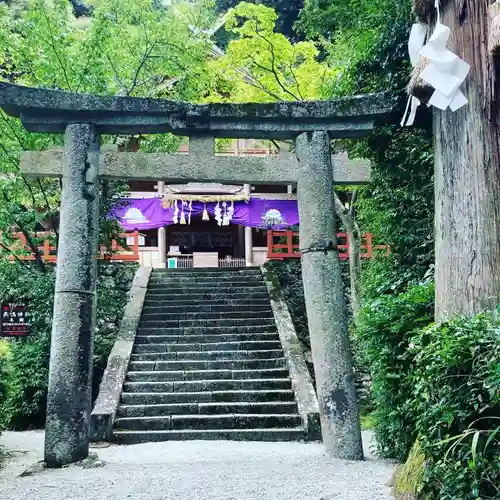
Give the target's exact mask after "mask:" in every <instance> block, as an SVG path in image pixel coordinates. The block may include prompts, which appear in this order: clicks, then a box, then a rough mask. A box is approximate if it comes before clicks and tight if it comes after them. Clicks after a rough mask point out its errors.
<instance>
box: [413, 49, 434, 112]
mask: <svg viewBox="0 0 500 500" xmlns="http://www.w3.org/2000/svg"><path fill="white" fill-rule="evenodd" d="M428 64H429V60H428V59H426V58H425V57H421V58H420V60H419V61H418V63H417V64H416V65H415V67H414V68H413V71H412V73H411V78H410V82H409V83H408V86H407V87H406V91H407V93H408V95H411V96H413V97H416V98H417V99H418V100H419V101H420V102H421V103H423V104H427V103H428V102H429V99H430V98H431V97H432V94H433V93H434V88H433V87H432V86H431V85H429V84H428V83H427V82H426V81H424V80H422V78H420V75H421V74H422V71H423V70H424V69H425V68H426V67H427V65H428Z"/></svg>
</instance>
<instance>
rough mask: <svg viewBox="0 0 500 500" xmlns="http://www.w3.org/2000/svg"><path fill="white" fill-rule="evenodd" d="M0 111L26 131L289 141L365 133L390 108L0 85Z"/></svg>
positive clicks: (377, 97)
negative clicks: (317, 134) (84, 128)
mask: <svg viewBox="0 0 500 500" xmlns="http://www.w3.org/2000/svg"><path fill="white" fill-rule="evenodd" d="M0 107H1V108H2V109H3V110H4V111H5V112H6V113H7V114H9V115H11V116H16V117H19V118H20V119H21V121H22V123H23V125H24V127H25V128H26V130H28V131H30V132H52V133H54V132H55V133H62V132H64V130H65V128H66V126H67V125H68V124H70V123H92V124H94V125H95V126H96V128H97V130H98V132H99V133H101V134H154V133H167V132H172V133H174V134H176V135H181V136H195V135H207V136H212V137H225V138H233V139H238V138H253V139H278V140H280V139H293V138H295V137H296V136H297V135H299V134H301V133H303V132H311V131H315V130H322V131H327V132H328V133H329V134H330V136H331V137H332V138H347V137H362V136H366V135H368V134H370V133H371V131H372V130H373V128H374V126H375V124H376V123H377V122H379V121H380V120H382V119H384V118H385V117H386V116H387V115H388V114H389V113H390V112H391V110H392V108H393V104H392V102H390V100H389V99H388V98H387V96H386V95H385V94H366V95H360V96H353V97H347V98H342V99H337V100H332V101H299V102H285V101H283V102H276V103H264V104H251V103H248V104H190V103H187V102H182V101H168V100H161V99H148V98H139V97H98V96H94V95H90V94H76V93H70V92H63V91H60V90H50V89H40V88H31V87H24V86H20V85H13V84H10V83H6V82H0Z"/></svg>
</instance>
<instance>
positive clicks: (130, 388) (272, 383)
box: [123, 378, 292, 393]
mask: <svg viewBox="0 0 500 500" xmlns="http://www.w3.org/2000/svg"><path fill="white" fill-rule="evenodd" d="M291 387H292V381H291V380H290V379H289V378H283V379H281V378H279V379H247V380H244V379H243V380H180V381H175V382H174V381H167V382H125V383H124V384H123V390H124V391H125V392H142V393H150V392H159V393H163V392H174V393H178V392H200V391H209V392H210V391H240V390H242V391H246V390H257V389H260V390H278V389H290V388H291Z"/></svg>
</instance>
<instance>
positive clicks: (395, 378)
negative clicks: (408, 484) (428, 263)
mask: <svg viewBox="0 0 500 500" xmlns="http://www.w3.org/2000/svg"><path fill="white" fill-rule="evenodd" d="M433 317H434V287H433V285H432V284H427V285H415V286H412V287H410V288H409V290H408V291H407V292H405V293H402V294H399V295H382V296H380V297H379V298H378V299H374V300H372V301H371V302H369V303H368V304H366V305H365V307H364V308H363V309H362V311H361V313H360V315H359V320H358V322H357V330H356V334H355V341H356V345H357V351H358V353H359V356H360V357H361V360H362V362H363V364H364V365H365V366H367V367H369V370H370V373H371V378H372V404H373V406H374V411H373V419H374V430H375V435H376V437H377V446H378V451H379V453H380V454H381V455H382V456H384V457H391V458H397V459H400V460H405V459H406V457H407V456H408V453H409V451H410V449H411V447H412V445H413V443H414V441H415V438H416V434H415V420H414V418H415V415H414V414H413V413H412V412H410V411H408V403H409V401H410V399H411V394H412V389H413V386H412V383H411V382H410V380H409V376H410V375H411V373H412V371H413V357H412V356H408V348H409V346H410V344H411V343H412V342H413V339H414V338H415V336H416V335H418V332H419V330H420V329H421V328H423V327H425V326H427V325H429V324H430V323H431V322H432V321H433Z"/></svg>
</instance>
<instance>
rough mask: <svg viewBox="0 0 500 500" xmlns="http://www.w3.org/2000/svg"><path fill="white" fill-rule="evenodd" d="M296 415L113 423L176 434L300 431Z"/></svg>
mask: <svg viewBox="0 0 500 500" xmlns="http://www.w3.org/2000/svg"><path fill="white" fill-rule="evenodd" d="M301 423H302V421H301V419H300V417H299V415H297V414H295V415H294V414H292V415H287V414H276V415H262V414H251V413H247V414H243V415H234V414H228V415H172V416H158V417H125V418H118V419H116V421H115V425H116V429H117V430H137V431H139V430H159V431H163V430H179V429H258V428H262V427H264V428H283V427H284V428H287V427H292V428H294V427H299V426H300V424H301Z"/></svg>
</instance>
